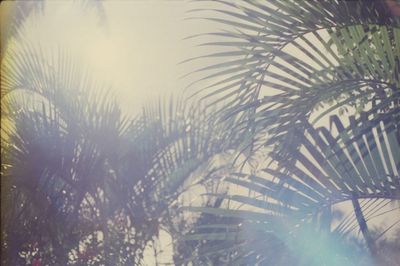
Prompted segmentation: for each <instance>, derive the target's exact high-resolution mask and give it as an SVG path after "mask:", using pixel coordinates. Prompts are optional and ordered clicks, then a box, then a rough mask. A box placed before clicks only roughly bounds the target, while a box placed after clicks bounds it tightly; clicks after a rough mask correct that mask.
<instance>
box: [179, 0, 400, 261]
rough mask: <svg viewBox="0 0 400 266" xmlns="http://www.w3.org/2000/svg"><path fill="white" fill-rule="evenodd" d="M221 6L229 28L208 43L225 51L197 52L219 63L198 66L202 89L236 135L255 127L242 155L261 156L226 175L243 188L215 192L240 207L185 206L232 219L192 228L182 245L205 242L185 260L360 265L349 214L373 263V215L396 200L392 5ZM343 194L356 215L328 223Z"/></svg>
mask: <svg viewBox="0 0 400 266" xmlns="http://www.w3.org/2000/svg"><path fill="white" fill-rule="evenodd" d="M218 2H219V4H220V8H216V9H215V10H213V11H214V12H215V14H217V15H218V16H217V17H211V18H210V17H208V19H210V20H212V21H216V22H218V23H220V24H222V25H223V26H225V27H228V26H230V27H231V28H232V29H231V30H229V29H228V30H225V31H223V32H217V33H212V35H213V36H217V38H219V39H217V40H216V41H215V42H209V43H205V44H204V45H208V46H212V47H219V48H221V49H223V51H222V52H218V53H214V54H210V55H206V56H202V57H200V58H203V57H213V58H215V57H216V58H220V59H222V60H223V62H221V63H217V64H214V65H211V66H209V67H205V68H202V69H200V70H199V71H200V72H203V73H205V75H204V78H203V79H202V80H204V79H208V80H210V82H212V85H211V86H209V87H207V88H205V89H203V90H202V91H201V92H199V93H202V94H203V97H204V99H211V100H212V101H213V102H214V103H217V104H218V105H219V106H222V107H220V108H219V111H218V112H216V116H217V117H219V118H220V121H222V120H233V121H235V123H233V126H232V127H231V128H230V130H231V132H235V133H234V134H238V132H250V134H251V136H252V138H245V139H243V143H242V145H241V146H239V148H241V150H240V152H241V153H242V154H244V155H245V156H249V154H250V155H251V154H253V153H254V152H255V151H257V152H258V153H261V155H258V158H259V161H260V162H261V164H260V166H259V167H258V168H257V169H253V170H250V171H248V170H247V171H246V170H245V168H246V167H244V168H243V170H242V171H239V172H232V173H231V175H230V177H228V178H224V180H223V182H228V183H230V184H232V185H235V186H238V187H241V188H242V190H239V191H236V192H233V193H230V194H231V195H224V194H221V195H218V197H220V198H224V199H226V201H227V202H231V201H233V202H237V203H239V204H241V205H240V208H241V209H238V205H236V206H235V207H231V208H229V207H227V206H226V205H221V206H222V207H220V208H202V207H200V208H189V210H191V211H196V212H197V211H200V212H202V213H208V214H211V215H215V216H219V217H226V218H229V217H231V218H238V219H239V221H235V220H233V221H232V220H228V221H229V222H225V223H222V224H221V223H218V224H214V225H213V224H212V223H211V224H208V225H207V226H208V228H212V229H213V230H208V231H207V230H206V231H204V230H201V228H202V227H201V226H200V227H199V230H197V231H196V233H195V234H189V235H188V236H187V237H186V238H185V239H186V241H193V240H200V241H205V243H206V245H207V246H208V247H209V248H208V251H204V250H203V251H204V252H203V253H200V254H197V255H195V256H193V257H191V258H188V260H189V261H190V260H191V261H193V262H197V263H199V264H201V263H204V262H205V261H206V262H208V263H209V264H218V263H228V264H240V265H242V264H246V265H253V264H262V265H264V264H267V265H268V264H273V265H321V264H327V265H328V264H329V265H343V264H346V265H351V264H355V265H358V264H360V263H362V262H360V261H358V260H359V259H358V258H359V257H355V256H354V253H351V254H349V253H348V251H347V250H346V247H347V246H346V245H348V244H351V243H350V242H349V239H348V238H347V237H346V236H347V235H348V233H349V231H351V229H353V228H352V226H350V227H349V226H348V224H349V223H348V222H349V220H355V221H357V224H358V228H359V230H360V231H361V233H362V235H363V237H364V240H365V245H366V247H367V250H368V251H369V254H370V255H371V256H370V257H371V260H372V261H373V260H376V259H377V257H379V254H378V253H379V250H378V249H377V247H376V238H374V236H373V234H372V233H371V230H370V228H368V223H367V222H368V217H372V216H374V214H375V215H376V214H377V213H378V212H379V206H382V205H379V204H382V202H387V201H389V202H390V201H395V200H399V199H400V186H399V184H400V183H399V172H400V171H399V170H400V169H399V167H400V161H399V159H400V156H399V155H400V153H399V152H400V131H399V126H400V124H399V121H400V119H399V114H400V112H399V84H400V79H399V73H400V71H399V60H400V49H399V43H400V42H399V40H400V39H399V36H400V31H399V22H400V21H399V17H398V16H397V13H396V12H394V11H393V9H392V10H391V9H389V7H392V8H393V6H394V5H395V2H394V1H368V2H367V3H366V2H365V1H274V2H268V3H259V2H246V3H230V2H227V1H218ZM196 12H202V10H200V11H199V10H196ZM221 103H222V104H221ZM321 109H322V111H321ZM243 134H244V133H243ZM245 166H247V167H248V162H247V161H246V160H245ZM250 168H251V167H250ZM241 191H248V194H247V195H243V193H241ZM232 194H233V195H232ZM345 201H350V202H351V203H352V206H353V209H354V212H353V215H351V216H350V217H349V219H348V220H346V221H344V222H342V223H341V224H339V225H338V226H337V227H335V228H332V210H333V207H334V206H335V205H336V204H338V203H340V202H345ZM360 202H361V204H360ZM367 203H369V204H367ZM371 206H372V207H371ZM371 210H372V211H371ZM392 211H396V212H398V209H397V208H395V209H394V210H392ZM367 216H368V217H367ZM396 223H398V221H395V224H396ZM393 226H394V225H393ZM391 228H392V227H391V226H389V227H388V228H387V230H390V229H391ZM383 232H386V230H383ZM305 236H307V237H305ZM313 238H314V239H313ZM199 250H201V249H197V252H199ZM360 252H364V251H360ZM194 254H196V253H194ZM361 254H362V253H361ZM354 258H357V259H356V260H354ZM381 259H383V258H381ZM364 263H370V262H369V261H368V258H366V259H365V261H364ZM371 263H372V262H371ZM382 263H383V262H382Z"/></svg>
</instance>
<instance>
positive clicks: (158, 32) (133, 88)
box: [24, 1, 215, 113]
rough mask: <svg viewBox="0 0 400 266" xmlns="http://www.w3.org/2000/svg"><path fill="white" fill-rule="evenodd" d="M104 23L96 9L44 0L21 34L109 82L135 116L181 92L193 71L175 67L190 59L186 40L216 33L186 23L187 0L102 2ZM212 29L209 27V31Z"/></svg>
mask: <svg viewBox="0 0 400 266" xmlns="http://www.w3.org/2000/svg"><path fill="white" fill-rule="evenodd" d="M102 4H103V7H104V11H105V21H103V22H102V23H101V22H100V19H99V17H98V15H96V9H95V8H93V9H90V10H88V9H87V10H85V9H83V8H82V7H81V6H80V5H79V4H78V3H71V2H66V1H47V2H46V8H45V13H44V14H43V15H37V16H31V17H30V18H29V19H28V20H27V21H26V23H25V31H24V36H25V37H26V38H27V40H28V41H29V42H32V43H34V44H40V45H41V46H43V47H45V48H49V49H54V48H55V47H58V46H59V47H61V48H62V49H65V50H67V51H68V52H69V53H71V54H72V55H73V56H74V57H76V58H79V60H80V61H82V62H83V63H84V64H87V65H88V66H89V68H90V69H91V70H92V71H91V72H90V73H91V74H92V75H93V77H95V78H96V79H99V80H100V81H105V82H107V83H108V84H112V86H113V88H114V89H115V94H116V96H117V97H118V99H120V101H121V103H122V107H123V108H124V109H125V110H126V111H127V112H129V113H135V112H137V111H138V110H140V109H141V106H142V105H143V104H145V103H146V102H148V101H149V99H154V98H157V97H159V96H160V97H162V96H163V95H164V96H166V95H168V94H170V93H171V92H180V91H181V90H182V88H183V87H184V86H185V84H187V83H188V81H187V79H186V80H182V79H179V77H181V76H182V75H184V74H186V73H188V72H189V71H191V70H193V69H188V68H187V65H179V64H178V63H179V62H181V61H182V60H185V59H188V58H189V57H193V56H194V55H193V53H194V52H196V49H195V48H194V46H195V44H196V43H195V42H193V41H183V39H184V38H185V37H188V36H190V35H192V34H197V33H200V32H210V31H213V30H215V26H213V24H212V23H211V22H207V21H205V20H202V21H200V20H185V18H188V17H189V16H190V15H188V14H186V13H185V12H187V11H188V10H189V9H191V8H195V7H199V3H196V4H193V3H190V2H187V1H103V2H102ZM213 27H214V28H213Z"/></svg>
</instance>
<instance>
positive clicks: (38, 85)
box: [1, 43, 240, 265]
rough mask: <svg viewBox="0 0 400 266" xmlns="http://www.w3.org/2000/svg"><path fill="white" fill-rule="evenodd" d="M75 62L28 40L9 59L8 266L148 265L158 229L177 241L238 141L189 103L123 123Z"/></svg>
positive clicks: (174, 101) (176, 101)
mask: <svg viewBox="0 0 400 266" xmlns="http://www.w3.org/2000/svg"><path fill="white" fill-rule="evenodd" d="M72 58H73V57H72V56H71V55H70V54H67V53H65V52H62V51H61V52H58V53H53V52H52V51H42V50H41V49H40V46H36V45H34V44H26V43H24V44H22V45H21V46H13V48H11V47H10V48H9V49H8V51H7V54H6V55H5V57H4V59H3V62H2V63H3V65H2V76H1V77H2V78H1V85H2V91H3V98H2V106H3V107H4V108H2V112H3V113H2V115H3V116H2V118H5V119H6V120H3V121H2V134H1V137H2V144H4V145H2V204H3V206H2V239H3V241H2V243H3V245H2V253H3V256H2V260H3V261H2V262H3V263H5V264H23V263H27V262H31V263H33V261H35V260H40V261H41V263H44V264H68V263H70V264H71V263H72V264H88V265H94V264H97V263H100V264H106V265H109V264H122V265H124V264H135V265H136V264H141V263H143V259H144V257H143V252H144V250H145V248H146V246H147V244H148V243H149V242H151V241H153V240H154V238H155V237H157V236H158V234H159V229H160V228H161V227H164V228H167V230H169V231H170V232H171V233H176V234H178V233H179V228H178V230H176V227H177V226H176V223H177V221H175V220H174V219H173V217H172V216H171V215H172V214H171V212H173V211H174V209H175V208H176V206H177V205H176V201H177V199H178V197H179V196H180V194H181V193H182V192H184V191H185V189H187V187H188V185H187V184H186V183H187V180H188V179H190V178H192V177H193V175H194V174H195V175H196V174H198V173H199V172H200V173H202V174H204V175H207V174H208V173H209V172H213V171H215V167H213V166H212V165H210V162H211V161H212V159H213V157H214V155H216V154H218V153H221V152H222V151H223V150H225V149H229V148H232V147H235V146H237V142H238V140H239V139H240V137H236V138H231V139H229V140H226V138H225V134H226V132H227V131H226V130H225V125H223V124H219V125H218V124H215V123H214V122H213V121H212V120H210V118H209V116H208V115H207V114H206V113H204V112H203V111H202V110H203V109H202V108H201V106H195V105H192V106H189V105H185V102H184V101H183V99H180V98H174V97H171V98H170V100H169V101H166V102H165V103H164V102H163V101H160V102H158V103H157V104H153V105H149V106H147V107H145V108H144V109H143V112H142V114H140V115H138V116H137V117H135V118H130V117H124V116H123V114H122V113H121V110H120V109H119V106H118V104H117V103H116V101H115V100H114V99H113V97H112V95H110V93H109V92H108V91H109V88H103V87H102V86H99V85H98V84H97V83H96V82H95V81H93V80H92V79H91V78H90V76H89V75H88V74H87V73H88V71H85V69H84V68H83V67H82V64H81V62H79V61H76V60H74V59H72ZM202 182H203V181H202ZM174 206H175V207H174Z"/></svg>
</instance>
